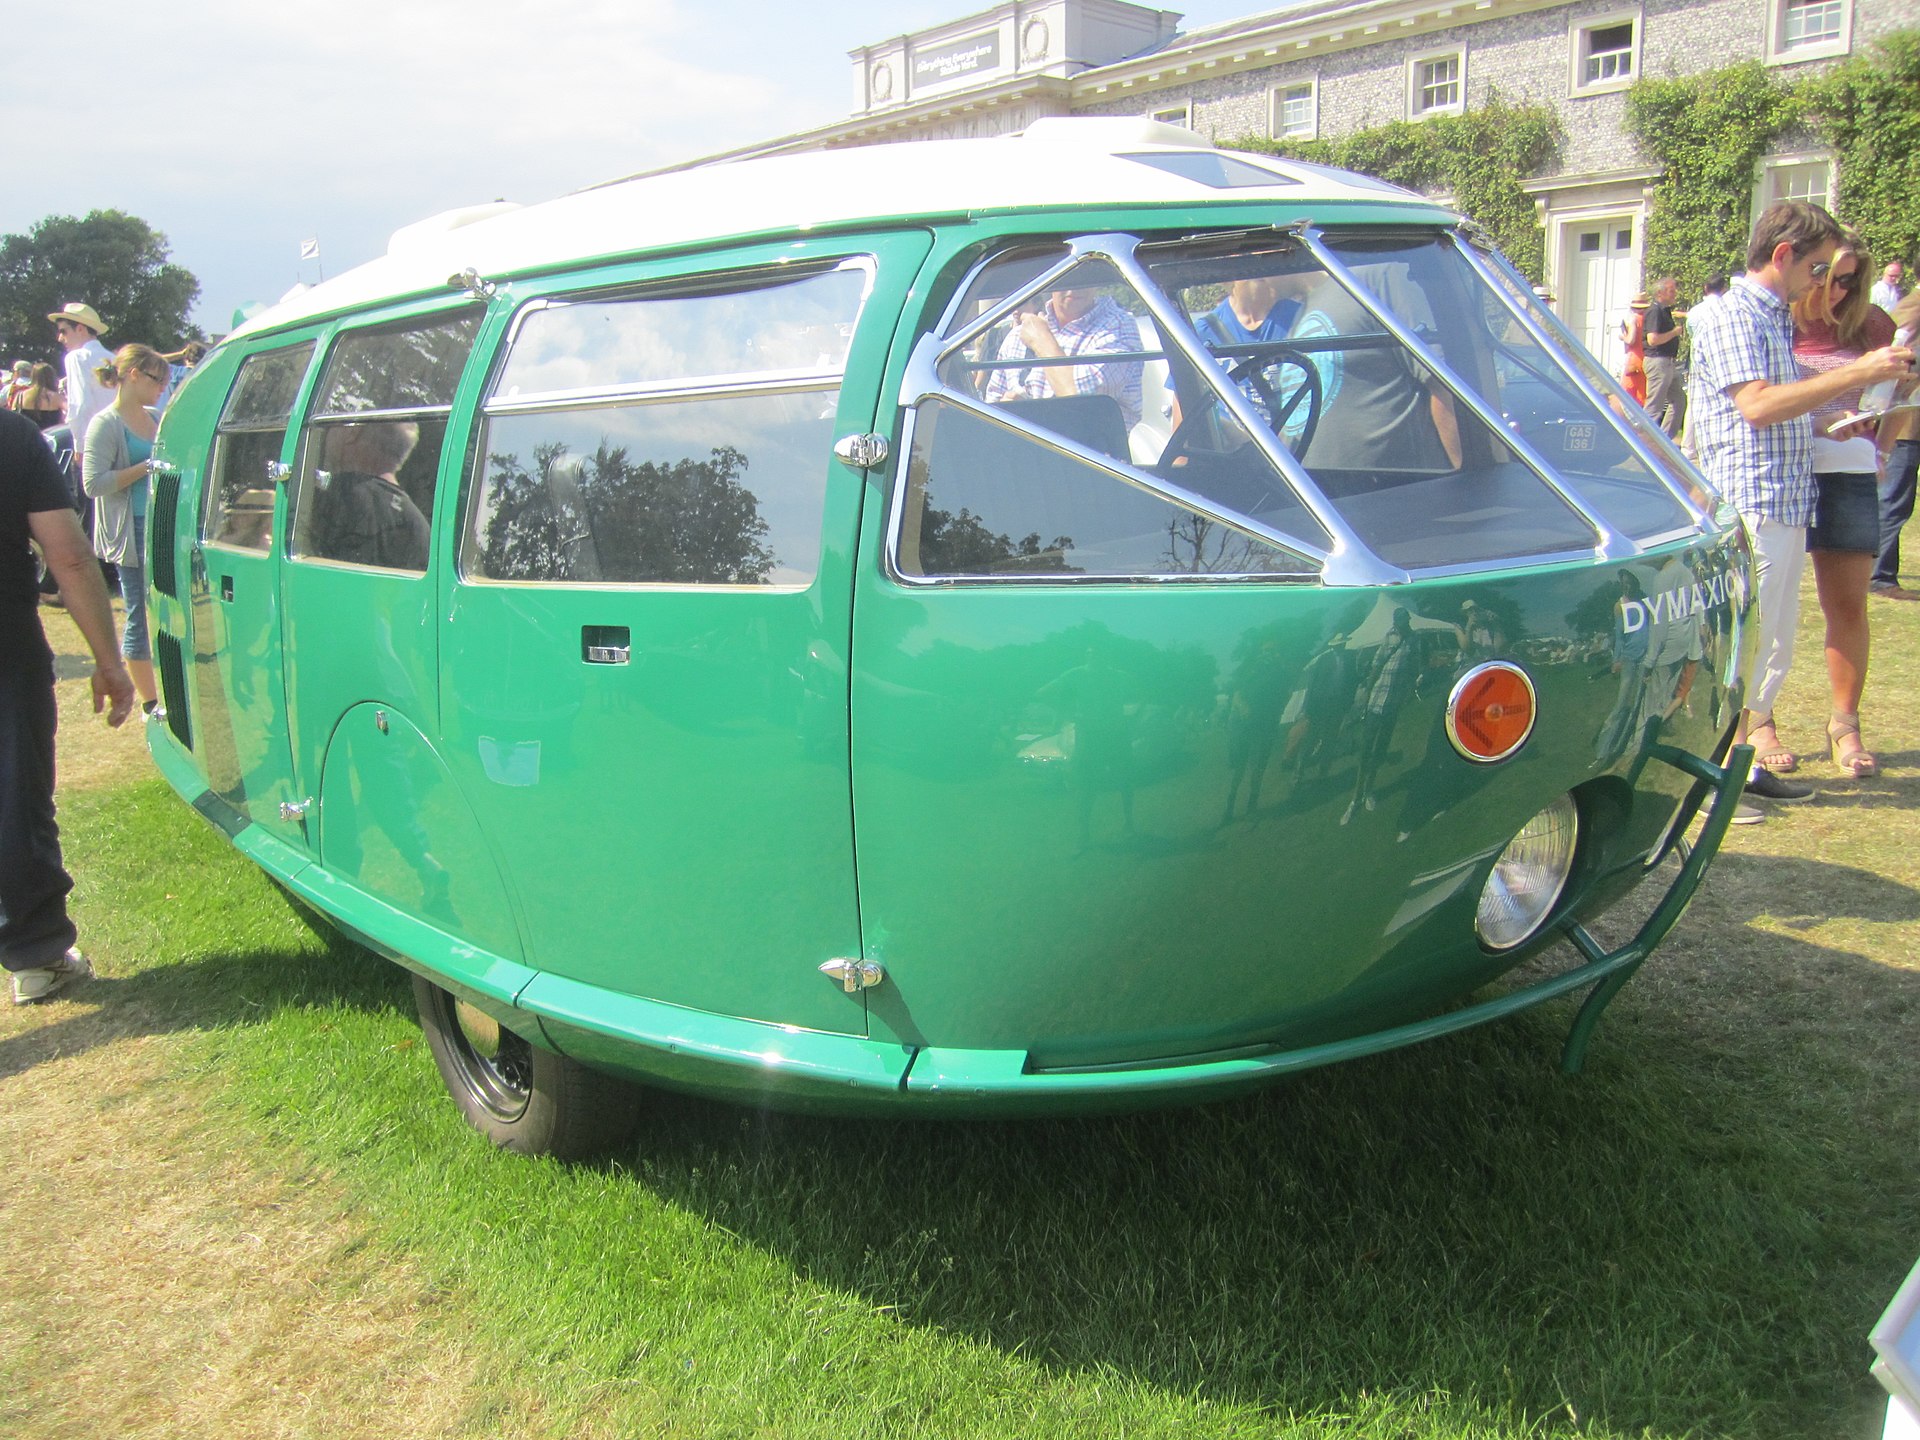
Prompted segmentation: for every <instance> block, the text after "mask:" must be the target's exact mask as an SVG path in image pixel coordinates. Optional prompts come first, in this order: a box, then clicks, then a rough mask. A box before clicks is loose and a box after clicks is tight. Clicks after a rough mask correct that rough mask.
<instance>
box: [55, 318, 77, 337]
mask: <svg viewBox="0 0 1920 1440" xmlns="http://www.w3.org/2000/svg"><path fill="white" fill-rule="evenodd" d="M79 328H80V327H79V326H78V325H75V324H74V323H73V322H72V321H71V320H56V321H54V322H53V333H54V334H56V335H64V334H66V333H67V331H69V330H78V329H79Z"/></svg>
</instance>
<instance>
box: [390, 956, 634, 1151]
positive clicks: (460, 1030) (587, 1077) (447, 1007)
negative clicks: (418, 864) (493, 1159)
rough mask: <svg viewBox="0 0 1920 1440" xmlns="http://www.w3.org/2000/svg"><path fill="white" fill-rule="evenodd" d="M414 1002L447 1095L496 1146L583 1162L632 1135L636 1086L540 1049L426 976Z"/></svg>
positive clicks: (416, 982)
mask: <svg viewBox="0 0 1920 1440" xmlns="http://www.w3.org/2000/svg"><path fill="white" fill-rule="evenodd" d="M413 998H414V1002H415V1004H416V1005H418V1007H419V1010H420V1028H421V1029H422V1030H423V1031H425V1032H426V1036H427V1048H428V1049H430V1050H431V1051H433V1063H434V1064H435V1065H436V1066H438V1067H439V1069H440V1078H441V1080H443V1081H444V1082H446V1087H447V1093H448V1094H450V1095H452V1096H453V1103H454V1104H455V1105H457V1106H459V1107H460V1113H461V1114H462V1115H464V1116H466V1118H467V1123H468V1124H469V1125H471V1126H473V1128H474V1129H476V1130H478V1131H479V1132H480V1133H481V1134H482V1135H485V1136H486V1137H487V1138H488V1139H489V1140H491V1141H493V1143H494V1144H496V1145H498V1146H500V1147H501V1148H502V1149H505V1150H512V1151H515V1152H517V1153H519V1154H521V1155H551V1156H554V1157H555V1158H556V1159H561V1160H582V1159H588V1158H590V1157H593V1156H596V1155H604V1154H605V1153H606V1152H607V1151H609V1150H611V1149H613V1148H615V1147H616V1146H618V1145H619V1144H620V1143H621V1142H622V1141H623V1140H626V1139H628V1138H629V1137H630V1136H631V1135H632V1133H633V1129H634V1126H635V1125H636V1124H637V1123H638V1121H639V1118H640V1106H639V1093H638V1092H637V1091H636V1090H635V1088H634V1087H633V1086H630V1085H627V1084H624V1083H623V1082H621V1081H619V1080H615V1079H613V1078H612V1077H611V1076H607V1075H602V1074H600V1073H599V1072H598V1071H595V1070H589V1069H588V1068H587V1067H586V1066H584V1065H582V1064H580V1063H579V1062H578V1061H577V1060H569V1059H568V1058H567V1057H566V1056H564V1055H556V1054H554V1053H553V1052H552V1051H551V1050H543V1049H541V1048H540V1047H539V1046H538V1045H535V1044H533V1043H532V1042H530V1041H529V1040H527V1039H526V1038H525V1037H524V1036H521V1035H516V1034H515V1033H514V1032H513V1031H511V1030H508V1029H506V1028H505V1027H504V1026H501V1025H498V1024H497V1023H496V1022H494V1021H493V1020H491V1019H489V1018H488V1017H487V1016H485V1015H483V1014H481V1012H480V1011H478V1010H476V1009H474V1007H472V1006H471V1005H468V1004H466V1003H465V1002H463V1001H460V1000H458V999H456V998H455V997H454V996H452V995H450V994H448V993H447V992H446V991H445V990H442V989H441V988H440V987H439V986H438V985H435V984H434V983H433V982H432V981H431V980H428V979H427V978H426V977H425V976H421V975H415V976H414V977H413Z"/></svg>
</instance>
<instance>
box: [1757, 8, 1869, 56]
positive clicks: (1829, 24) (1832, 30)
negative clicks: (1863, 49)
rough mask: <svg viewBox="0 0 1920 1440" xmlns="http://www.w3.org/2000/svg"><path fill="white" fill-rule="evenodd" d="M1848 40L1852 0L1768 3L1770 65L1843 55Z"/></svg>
mask: <svg viewBox="0 0 1920 1440" xmlns="http://www.w3.org/2000/svg"><path fill="white" fill-rule="evenodd" d="M1852 39H1853V0H1768V4H1767V60H1768V63H1770V64H1774V65H1786V64H1792V63H1793V62H1794V61H1797V60H1818V59H1821V58H1823V57H1825V56H1829V55H1844V54H1846V53H1847V51H1848V50H1849V49H1850V48H1851V45H1852Z"/></svg>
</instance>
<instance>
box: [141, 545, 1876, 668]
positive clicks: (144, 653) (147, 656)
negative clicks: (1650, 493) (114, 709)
mask: <svg viewBox="0 0 1920 1440" xmlns="http://www.w3.org/2000/svg"><path fill="white" fill-rule="evenodd" d="M1875 513H1876V514H1877V513H1878V512H1877V511H1876V512H1875ZM146 541H147V522H146V521H144V520H142V519H140V518H139V517H138V516H136V517H134V522H133V551H132V554H131V555H130V556H129V557H128V558H127V559H125V560H122V561H121V562H120V598H121V599H122V600H124V601H125V602H126V605H127V624H126V628H125V629H124V630H122V631H121V632H120V653H121V655H123V656H124V657H126V658H127V659H129V660H151V659H152V658H153V650H152V647H151V646H150V645H149V644H148V642H147V572H146V569H145V567H144V566H142V565H141V563H140V562H141V561H142V560H143V559H145V558H146V553H147V545H146Z"/></svg>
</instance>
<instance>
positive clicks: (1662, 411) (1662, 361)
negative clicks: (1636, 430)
mask: <svg viewBox="0 0 1920 1440" xmlns="http://www.w3.org/2000/svg"><path fill="white" fill-rule="evenodd" d="M1679 298H1680V282H1679V281H1677V280H1675V279H1674V278H1673V276H1671V275H1668V276H1665V277H1664V278H1663V279H1662V280H1661V281H1660V283H1659V284H1657V285H1655V286H1654V287H1653V304H1652V305H1650V306H1648V307H1647V362H1646V363H1647V413H1648V414H1649V415H1651V416H1652V417H1653V422H1654V424H1656V425H1658V426H1659V427H1660V428H1661V429H1662V430H1665V431H1666V432H1667V434H1669V435H1678V434H1679V433H1680V429H1681V427H1682V426H1683V425H1685V424H1686V421H1687V390H1686V386H1685V385H1683V384H1682V383H1681V380H1680V327H1681V326H1682V325H1685V324H1686V323H1687V312H1686V311H1684V310H1675V309H1674V308H1673V302H1674V301H1676V300H1678V299H1679Z"/></svg>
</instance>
